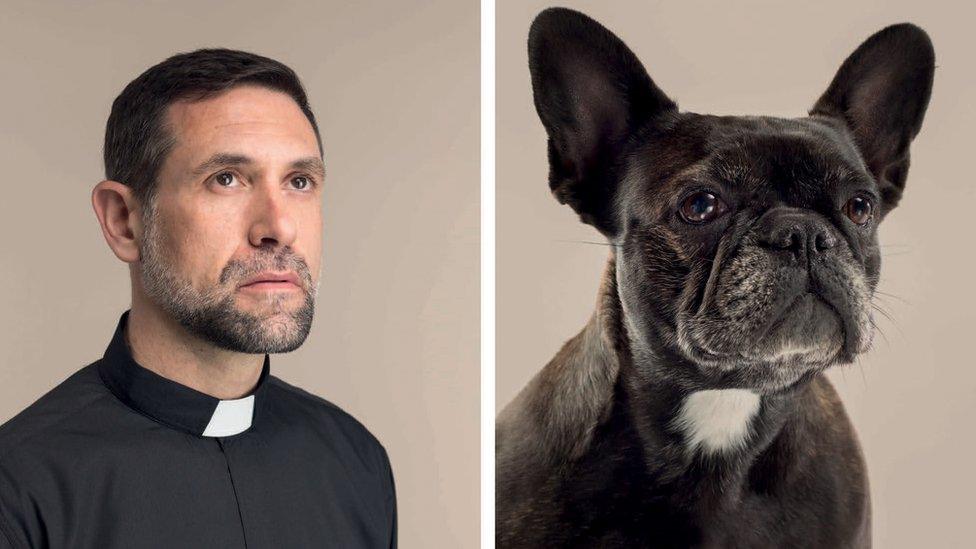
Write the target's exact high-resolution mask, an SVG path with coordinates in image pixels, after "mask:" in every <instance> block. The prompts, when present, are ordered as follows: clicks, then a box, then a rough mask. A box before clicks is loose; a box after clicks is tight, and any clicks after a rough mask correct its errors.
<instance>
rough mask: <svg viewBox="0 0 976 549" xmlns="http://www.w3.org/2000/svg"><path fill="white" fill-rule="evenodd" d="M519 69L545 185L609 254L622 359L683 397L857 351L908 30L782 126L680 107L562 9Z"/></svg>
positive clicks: (912, 116)
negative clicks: (626, 349)
mask: <svg viewBox="0 0 976 549" xmlns="http://www.w3.org/2000/svg"><path fill="white" fill-rule="evenodd" d="M529 64H530V70H531V73H532V84H533V89H534V92H535V104H536V108H537V111H538V113H539V116H540V117H541V119H542V122H543V125H544V126H545V127H546V130H547V132H548V134H549V162H550V172H549V173H550V178H549V183H550V187H551V188H552V190H553V192H554V193H555V195H556V197H557V198H558V199H559V200H560V201H561V202H563V203H566V204H569V205H570V206H572V207H573V208H574V209H575V210H576V211H577V213H579V214H580V217H581V218H582V220H583V221H585V222H587V223H589V224H591V225H593V226H594V227H596V228H597V229H598V230H600V231H601V232H602V233H603V234H604V235H605V236H606V237H607V238H608V240H609V241H610V242H611V244H612V245H613V250H614V259H615V269H616V270H615V273H616V278H617V280H616V282H617V287H618V288H619V295H620V299H621V302H622V304H623V309H624V312H625V314H626V328H627V331H628V336H629V340H630V343H631V345H632V348H633V351H634V352H635V353H639V354H640V355H643V356H648V357H652V358H658V359H660V358H662V357H663V358H665V360H657V361H656V362H663V363H667V364H673V365H675V367H674V368H671V369H670V370H669V371H668V372H667V374H668V375H670V376H672V377H673V378H675V379H678V380H679V381H680V382H681V383H683V384H685V385H687V386H689V387H691V388H693V389H709V388H725V387H743V388H752V389H762V390H769V391H774V390H780V389H783V388H785V387H788V386H790V385H792V384H794V383H796V382H798V381H801V380H802V379H804V378H806V379H809V377H811V376H812V375H815V374H816V373H817V372H819V371H822V370H823V369H824V368H826V367H828V366H830V365H832V364H836V363H845V362H850V361H852V360H853V359H854V357H855V356H857V354H858V353H861V352H863V351H864V350H866V349H867V347H868V346H869V343H870V341H871V336H872V333H873V332H872V329H873V321H872V316H871V309H872V301H871V299H872V296H873V292H874V288H875V286H876V284H877V282H878V274H879V268H880V261H881V258H880V253H879V248H878V239H877V227H878V223H880V221H881V220H882V218H883V217H885V216H886V215H887V213H888V212H890V211H891V209H892V208H894V207H895V206H896V205H897V204H898V201H899V199H900V198H901V195H902V191H903V189H904V185H905V179H906V176H907V171H908V159H909V151H908V148H909V143H910V142H911V141H912V139H913V138H914V137H915V135H916V134H917V133H918V131H919V129H920V127H921V124H922V118H923V116H924V113H925V109H926V106H927V105H928V100H929V96H930V93H931V89H932V78H933V71H934V53H933V50H932V44H931V42H930V41H929V38H928V36H927V35H926V34H925V33H924V32H923V31H922V30H921V29H919V28H918V27H915V26H913V25H909V24H902V25H893V26H891V27H888V28H886V29H884V30H882V31H880V32H878V33H876V34H875V35H874V36H872V37H870V38H869V39H868V40H867V41H865V42H864V43H863V44H862V45H861V46H860V47H859V48H857V50H856V51H855V52H854V53H853V54H852V55H851V56H850V57H849V58H848V59H847V60H846V61H845V62H844V63H843V65H842V66H841V68H840V70H839V71H838V73H837V75H836V76H835V78H834V80H833V81H832V82H831V83H830V85H829V86H828V88H827V91H826V92H825V93H823V94H822V96H821V97H820V99H819V100H818V101H817V102H816V104H815V105H814V107H813V109H811V111H810V116H807V117H800V118H794V119H784V118H774V117H759V116H710V115H701V114H696V113H690V112H680V111H679V110H678V108H677V105H676V104H675V102H674V101H672V100H671V99H670V98H669V97H667V96H666V95H665V94H664V93H663V92H662V91H661V90H660V89H659V88H658V87H657V86H656V85H655V83H654V82H653V81H652V80H651V78H650V77H649V76H648V74H647V72H646V71H645V69H644V67H643V66H642V64H641V63H640V61H639V60H638V59H637V57H636V56H635V55H634V54H633V52H631V51H630V49H629V48H627V46H626V45H624V43H623V42H622V41H621V40H620V39H619V38H617V37H616V36H615V35H613V34H612V33H611V32H610V31H608V30H607V29H605V28H604V27H602V26H601V25H600V24H599V23H597V22H595V21H593V20H592V19H590V18H588V17H586V16H585V15H582V14H580V13H577V12H573V11H570V10H566V9H559V8H554V9H550V10H546V11H544V12H543V13H542V14H540V15H539V17H538V18H537V19H536V21H535V22H534V23H533V25H532V30H531V31H530V36H529ZM652 362H655V361H654V360H649V361H645V363H652Z"/></svg>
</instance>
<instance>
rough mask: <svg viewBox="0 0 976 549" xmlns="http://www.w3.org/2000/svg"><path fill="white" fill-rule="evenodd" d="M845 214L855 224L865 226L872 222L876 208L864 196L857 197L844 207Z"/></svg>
mask: <svg viewBox="0 0 976 549" xmlns="http://www.w3.org/2000/svg"><path fill="white" fill-rule="evenodd" d="M844 213H845V214H847V217H849V218H850V219H851V221H853V222H854V223H857V224H858V225H864V224H865V223H867V222H868V221H871V217H872V216H873V215H874V206H873V205H872V204H871V201H870V200H869V199H867V198H865V197H863V196H855V197H854V198H852V199H850V200H848V201H847V204H845V205H844Z"/></svg>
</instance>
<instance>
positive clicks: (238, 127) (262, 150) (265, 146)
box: [166, 85, 319, 163]
mask: <svg viewBox="0 0 976 549" xmlns="http://www.w3.org/2000/svg"><path fill="white" fill-rule="evenodd" d="M166 119H167V120H166V121H167V129H168V131H169V132H170V134H171V136H172V138H173V140H174V147H173V150H172V154H171V156H175V157H176V158H175V159H176V160H182V161H184V162H193V163H197V162H201V161H203V160H205V159H207V158H209V157H211V156H212V155H214V154H216V153H219V152H234V153H238V154H241V155H246V156H249V157H251V158H252V159H254V160H257V159H259V158H260V157H262V156H264V157H270V156H282V157H296V158H297V157H309V156H319V148H318V140H317V138H316V136H315V131H314V129H313V128H312V125H311V123H310V122H309V121H308V119H307V118H306V117H305V114H304V113H303V112H302V110H301V109H300V108H299V106H298V104H297V103H296V102H295V101H294V99H292V98H291V97H290V96H289V95H287V94H285V93H283V92H279V91H275V90H270V89H267V88H263V87H258V86H250V85H248V86H237V87H234V88H231V89H230V90H228V91H225V92H222V93H220V94H219V95H216V96H213V97H208V98H206V99H202V100H196V101H191V100H185V101H178V102H175V103H173V104H171V105H170V106H169V108H168V109H167V113H166ZM289 160H290V158H289Z"/></svg>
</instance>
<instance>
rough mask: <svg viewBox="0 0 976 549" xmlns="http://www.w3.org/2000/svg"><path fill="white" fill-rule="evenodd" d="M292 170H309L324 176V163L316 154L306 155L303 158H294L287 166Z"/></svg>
mask: <svg viewBox="0 0 976 549" xmlns="http://www.w3.org/2000/svg"><path fill="white" fill-rule="evenodd" d="M288 167H289V168H291V169H293V170H300V171H304V172H311V173H313V174H315V175H318V176H320V177H324V176H325V164H323V163H322V160H321V159H320V158H318V157H316V156H306V157H305V158H299V159H298V160H295V161H294V162H292V163H291V164H289V166H288Z"/></svg>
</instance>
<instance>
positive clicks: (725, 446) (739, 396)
mask: <svg viewBox="0 0 976 549" xmlns="http://www.w3.org/2000/svg"><path fill="white" fill-rule="evenodd" d="M624 315H625V312H624V308H623V306H622V304H621V300H620V295H619V292H618V291H617V283H616V277H615V266H614V260H613V257H612V256H611V259H610V260H609V261H608V263H607V267H606V271H605V276H604V279H603V284H602V287H601V291H600V298H599V300H598V304H597V310H596V312H595V313H594V315H593V317H592V318H591V320H590V322H589V324H588V325H587V326H586V328H584V330H583V333H582V334H581V336H582V337H581V338H580V342H581V343H582V345H581V348H579V349H577V353H578V354H579V355H580V356H585V357H588V358H587V362H588V363H589V362H592V363H599V364H600V367H602V368H605V371H609V372H613V373H614V374H615V375H614V378H613V388H612V392H611V393H610V395H611V396H610V399H609V401H608V405H609V406H610V407H611V408H613V409H611V410H604V411H602V413H601V414H600V416H601V417H604V418H608V417H610V416H611V415H614V414H623V417H624V418H625V421H627V422H629V424H630V425H631V426H632V427H633V430H634V432H636V434H637V436H638V437H639V440H640V444H641V446H642V447H643V452H644V460H645V463H646V464H647V467H648V469H649V471H648V472H649V473H650V474H651V475H652V476H654V477H655V478H656V479H658V481H660V482H664V483H692V484H695V483H699V484H700V485H701V486H688V489H689V490H692V491H694V492H696V493H698V494H699V495H704V494H702V493H701V492H702V489H703V487H704V488H705V489H706V490H707V491H709V492H713V493H714V494H716V497H717V495H718V494H728V493H729V491H730V490H729V488H730V487H731V486H734V485H736V484H737V483H742V482H743V481H744V480H745V478H746V476H747V475H748V474H749V471H750V469H752V468H753V466H754V465H755V464H756V463H757V461H759V460H760V459H762V456H761V454H762V453H763V452H764V451H765V450H767V449H768V448H769V447H770V445H771V444H772V443H773V441H774V440H776V439H777V437H780V435H781V434H783V431H784V426H786V424H787V422H788V420H789V418H790V417H791V415H792V414H793V413H794V410H795V409H796V406H797V402H798V399H801V398H803V395H804V394H805V392H806V389H807V385H808V384H807V383H803V384H801V385H798V386H796V387H793V388H792V389H790V390H789V391H785V392H782V393H778V394H776V395H760V394H758V393H757V392H753V391H751V390H747V389H717V390H702V389H700V388H696V387H694V386H693V384H689V383H685V382H683V380H681V379H680V378H677V377H676V376H674V375H673V371H672V375H665V374H664V372H665V369H667V368H672V369H673V368H680V367H684V368H688V367H689V365H687V364H680V363H676V361H677V360H678V359H677V358H676V357H668V356H667V354H666V353H648V352H634V351H633V350H632V349H634V347H635V345H634V344H633V342H632V340H631V338H630V337H629V335H628V332H627V327H626V326H627V323H626V322H625V317H624ZM589 367H590V368H591V369H595V368H596V367H597V366H596V365H590V366H589ZM591 379H592V378H591ZM607 389H608V388H604V391H606V390H607ZM618 417H620V416H618ZM780 438H782V437H780ZM781 443H782V444H791V442H789V441H781ZM706 477H707V478H706Z"/></svg>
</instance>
